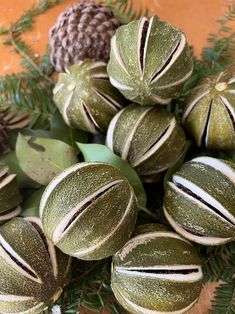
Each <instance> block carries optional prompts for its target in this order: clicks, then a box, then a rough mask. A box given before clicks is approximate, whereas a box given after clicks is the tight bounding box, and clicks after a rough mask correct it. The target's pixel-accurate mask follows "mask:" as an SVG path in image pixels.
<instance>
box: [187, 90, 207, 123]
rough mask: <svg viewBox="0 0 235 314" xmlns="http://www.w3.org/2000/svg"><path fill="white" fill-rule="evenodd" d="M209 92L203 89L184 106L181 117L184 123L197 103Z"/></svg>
mask: <svg viewBox="0 0 235 314" xmlns="http://www.w3.org/2000/svg"><path fill="white" fill-rule="evenodd" d="M208 94H209V91H205V92H203V93H202V94H200V95H197V97H196V98H194V99H193V101H192V102H190V103H189V104H188V106H187V107H186V109H185V111H184V113H183V117H182V123H183V124H185V123H186V121H187V119H188V117H189V116H190V114H191V113H192V111H193V110H194V108H196V106H197V104H198V103H199V102H200V101H201V100H202V99H203V98H204V97H205V96H207V95H208Z"/></svg>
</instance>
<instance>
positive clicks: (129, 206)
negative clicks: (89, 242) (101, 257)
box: [73, 189, 137, 258]
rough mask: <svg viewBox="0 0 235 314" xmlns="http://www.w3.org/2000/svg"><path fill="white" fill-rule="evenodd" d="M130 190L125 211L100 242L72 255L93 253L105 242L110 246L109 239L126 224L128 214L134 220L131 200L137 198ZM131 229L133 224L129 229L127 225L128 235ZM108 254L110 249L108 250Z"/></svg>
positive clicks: (134, 214) (81, 255)
mask: <svg viewBox="0 0 235 314" xmlns="http://www.w3.org/2000/svg"><path fill="white" fill-rule="evenodd" d="M130 191H131V195H130V199H129V202H128V204H127V207H126V209H125V213H124V215H123V216H122V218H121V219H120V220H119V222H118V223H117V225H116V226H115V227H114V228H113V229H112V230H111V232H110V233H109V234H107V235H106V237H105V238H103V239H102V240H101V241H100V242H98V243H96V244H95V245H93V246H91V247H88V248H85V249H83V250H82V251H81V250H80V251H78V252H75V253H74V254H73V256H74V257H77V258H82V257H83V256H85V255H87V254H93V253H94V252H95V251H96V250H99V249H101V248H102V247H104V246H105V244H107V245H108V247H111V246H110V245H111V244H112V241H111V242H109V240H110V239H113V238H114V237H115V235H116V233H117V232H118V230H119V229H122V228H123V225H126V220H127V218H128V217H130V215H131V216H132V218H133V219H135V220H136V211H135V207H133V202H137V200H136V196H135V193H134V191H133V190H132V189H131V190H130ZM133 229H134V225H133V227H132V228H131V229H130V226H129V229H128V230H129V237H130V236H131V234H132V233H133V231H134V230H133ZM112 250H113V249H112ZM108 251H109V250H108ZM116 251H117V250H116ZM109 254H110V251H109ZM106 257H108V255H106Z"/></svg>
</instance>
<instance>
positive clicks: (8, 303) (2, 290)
mask: <svg viewBox="0 0 235 314" xmlns="http://www.w3.org/2000/svg"><path fill="white" fill-rule="evenodd" d="M70 261H71V260H70V257H68V256H66V255H64V254H62V253H61V252H60V251H59V250H57V249H56V248H55V247H54V246H53V244H52V243H51V242H50V241H48V240H47V239H46V238H45V236H44V234H43V232H42V228H41V223H40V220H39V219H38V218H27V219H23V218H14V219H12V220H11V221H9V222H7V223H5V224H4V225H3V226H1V227H0V276H1V285H0V312H1V313H20V314H24V313H25V314H26V313H34V314H36V313H41V312H42V311H43V310H45V309H46V308H47V307H48V306H49V305H50V304H51V303H53V302H55V301H56V300H57V299H58V298H59V296H60V293H61V292H62V289H63V287H64V285H65V284H66V283H67V281H68V278H69V272H70Z"/></svg>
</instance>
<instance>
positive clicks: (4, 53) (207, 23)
mask: <svg viewBox="0 0 235 314" xmlns="http://www.w3.org/2000/svg"><path fill="white" fill-rule="evenodd" d="M34 2H35V1H34V0H1V1H0V26H6V25H8V24H9V23H10V22H12V21H15V20H16V19H17V18H18V17H19V16H20V15H21V13H22V11H23V10H26V9H29V8H30V7H31V5H32V4H33V3H34ZM74 2H75V1H71V0H64V1H63V3H62V4H61V5H58V6H56V7H55V8H53V9H51V10H50V11H48V12H47V13H46V14H44V15H41V16H39V17H37V21H36V25H35V27H34V29H33V31H30V32H27V33H26V35H25V37H24V39H25V40H26V42H27V43H29V44H30V45H31V46H32V48H33V49H34V51H35V53H37V54H39V55H42V54H43V53H44V51H45V47H46V44H47V43H48V30H49V28H50V27H51V26H52V25H53V24H54V22H55V20H56V18H57V16H58V14H59V13H60V12H61V11H62V10H64V9H65V8H66V7H67V6H68V5H69V4H71V3H74ZM135 3H136V4H137V3H139V0H136V1H135ZM143 3H145V5H147V6H148V8H149V9H150V12H151V13H152V14H157V15H158V16H160V18H161V19H164V20H167V21H168V22H170V23H172V24H174V25H176V26H178V27H180V28H181V29H183V31H184V32H185V34H186V36H187V38H188V41H189V43H190V44H191V45H193V47H194V50H195V53H196V55H197V56H198V57H200V54H201V51H202V48H203V47H205V46H206V45H207V38H208V34H209V33H211V32H216V31H217V29H218V25H217V24H216V20H217V19H218V18H220V17H221V15H222V14H223V13H224V12H225V11H226V8H227V5H228V3H229V0H197V1H194V0H143ZM18 63H19V59H18V57H17V56H16V55H15V54H13V53H10V50H9V48H7V47H4V46H2V44H0V75H6V74H10V73H12V72H18V71H20V70H21V69H20V66H19V64H18ZM215 286H216V283H211V284H207V285H206V286H205V287H204V289H203V291H202V293H201V297H200V301H199V303H198V304H197V305H195V306H194V307H193V309H192V310H190V311H189V312H188V314H207V313H209V306H210V299H211V297H212V295H213V291H214V288H215ZM86 313H88V312H86Z"/></svg>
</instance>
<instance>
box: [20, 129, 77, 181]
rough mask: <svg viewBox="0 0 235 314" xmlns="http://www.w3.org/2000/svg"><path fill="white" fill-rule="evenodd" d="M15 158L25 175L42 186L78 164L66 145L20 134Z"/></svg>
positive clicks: (72, 150)
mask: <svg viewBox="0 0 235 314" xmlns="http://www.w3.org/2000/svg"><path fill="white" fill-rule="evenodd" d="M16 156H17V158H18V161H19V164H20V167H21V168H22V170H23V171H24V172H25V173H26V175H28V176H29V177H30V178H31V179H33V180H34V181H36V182H38V183H40V184H42V185H47V184H48V183H49V182H50V181H51V180H52V179H53V178H54V177H55V176H56V175H57V174H58V173H60V172H61V171H63V170H64V169H65V168H68V167H69V166H71V165H73V164H75V163H77V162H78V160H77V157H76V153H75V151H74V149H73V148H72V147H70V146H69V145H67V144H66V143H64V142H61V141H58V140H54V139H48V138H35V137H31V136H24V135H22V134H19V136H18V139H17V143H16Z"/></svg>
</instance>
